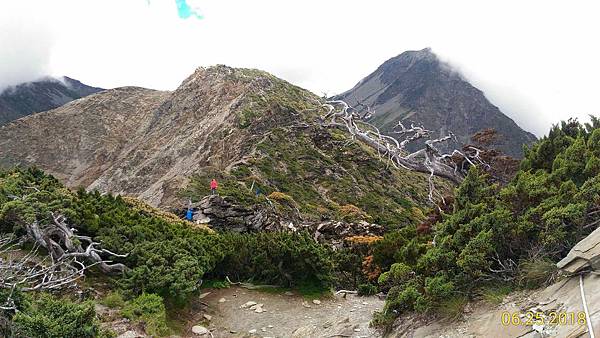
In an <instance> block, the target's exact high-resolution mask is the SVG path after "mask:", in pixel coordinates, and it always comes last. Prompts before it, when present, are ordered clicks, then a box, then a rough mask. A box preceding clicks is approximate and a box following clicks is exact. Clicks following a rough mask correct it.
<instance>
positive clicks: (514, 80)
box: [0, 0, 600, 135]
mask: <svg viewBox="0 0 600 338" xmlns="http://www.w3.org/2000/svg"><path fill="white" fill-rule="evenodd" d="M18 3H21V4H22V3H23V1H16V0H13V1H12V2H8V1H3V2H2V5H0V6H6V7H7V8H8V10H9V11H10V12H12V11H13V8H16V7H18V6H21V7H27V6H28V10H27V9H25V10H23V8H21V12H23V11H24V12H25V13H29V14H27V15H21V16H20V19H19V22H18V25H17V26H15V24H14V22H12V21H11V20H9V19H8V18H10V15H3V16H0V18H1V20H2V21H0V25H2V32H5V33H6V32H11V36H13V38H12V40H10V39H9V40H4V39H0V42H1V43H2V48H1V50H0V64H3V65H6V64H13V63H14V64H15V65H17V66H12V65H11V66H2V67H1V68H0V79H3V80H0V81H4V83H6V82H10V81H17V80H18V78H26V77H31V76H33V75H32V74H41V73H43V71H45V70H48V69H49V71H50V72H51V73H52V74H54V75H68V76H71V77H74V78H77V79H79V80H82V81H84V82H86V83H89V84H92V85H97V86H102V87H115V86H123V85H139V86H145V87H151V88H157V89H174V88H176V87H177V85H178V84H179V83H180V82H181V81H182V80H183V79H184V78H185V77H186V76H188V75H189V74H190V73H192V72H193V70H194V69H195V68H196V67H198V66H208V65H213V64H217V63H222V64H228V65H232V66H238V67H253V68H260V69H264V70H267V71H270V72H273V73H274V74H276V75H278V76H281V77H283V78H285V79H287V80H289V81H291V82H293V83H295V84H298V85H300V86H303V87H305V88H308V89H310V90H312V91H314V92H315V93H317V94H321V93H322V92H327V93H329V94H333V93H337V92H341V91H343V90H346V89H349V88H350V87H352V86H353V85H354V84H355V83H356V82H358V81H359V80H360V79H361V78H362V77H364V76H366V75H368V74H369V73H370V72H371V71H373V70H375V68H376V67H377V66H379V65H380V64H381V63H382V62H384V61H385V60H387V59H389V58H390V57H393V56H395V55H397V54H399V53H401V52H403V51H405V50H411V49H412V50H414V49H421V48H424V47H427V46H431V47H432V48H433V50H434V51H435V52H437V53H439V55H440V56H441V57H442V58H444V59H446V60H448V61H449V62H450V63H452V64H453V65H455V66H457V67H459V68H460V69H461V70H462V71H463V72H464V73H465V75H466V76H467V78H469V79H470V80H471V81H472V82H473V84H474V85H476V86H477V87H479V88H480V89H482V90H484V92H485V93H486V95H487V96H488V97H489V98H490V100H491V101H492V102H493V103H494V104H496V105H498V106H499V107H500V108H501V110H503V111H504V112H505V113H506V114H507V115H509V116H510V117H512V118H513V119H515V121H516V122H517V123H519V124H520V125H522V126H523V127H524V128H525V129H528V130H530V131H533V132H535V133H536V134H538V135H540V134H542V133H544V132H545V131H547V129H548V128H549V126H550V125H551V123H554V122H557V121H559V120H561V119H565V118H568V117H570V116H579V117H582V116H585V115H586V114H589V113H596V114H600V109H599V108H600V104H599V103H598V101H597V100H595V95H594V94H595V91H596V90H595V88H596V79H598V78H600V67H599V66H598V62H597V60H599V59H600V47H599V46H598V44H597V43H596V42H595V40H596V39H597V32H599V31H600V21H598V20H596V18H595V17H594V15H595V13H598V9H599V8H598V7H599V6H598V5H596V3H595V2H594V1H586V0H582V1H578V2H565V1H540V0H531V1H526V2H525V1H516V0H504V1H494V2H492V1H476V0H472V1H471V0H457V1H452V2H450V1H444V0H439V1H434V0H422V1H383V0H380V1H369V2H364V1H352V0H328V1H317V0H304V1H294V2H292V1H277V0H262V1H249V0H226V1H219V0H195V1H194V2H193V3H191V5H192V7H193V8H194V9H196V10H198V11H199V12H200V13H201V14H202V16H203V19H201V20H198V19H195V18H188V19H185V20H184V19H181V18H179V16H178V13H177V8H176V6H175V1H174V0H152V1H150V3H149V4H148V1H147V0H127V1H123V0H95V1H92V0H90V1H80V0H55V1H52V2H51V3H52V6H50V5H47V6H45V8H44V9H43V10H44V12H43V13H41V12H40V10H39V8H40V7H39V6H41V4H43V3H48V1H43V0H38V1H31V2H27V3H28V4H29V5H17V4H18ZM2 12H5V13H6V11H5V10H3V9H1V8H0V13H2ZM21 14H22V13H21ZM11 22H12V23H13V24H10V23H11ZM7 23H9V24H7ZM5 27H6V30H5ZM15 27H26V28H27V29H29V31H30V33H29V34H28V35H29V36H30V37H29V38H28V40H27V41H29V43H22V40H15V39H14V34H12V32H13V31H15V30H16V29H17V28H15ZM48 32H53V33H52V34H50V33H48ZM0 34H2V33H0ZM5 35H6V34H5ZM4 46H11V47H12V48H11V49H13V50H17V48H20V50H21V51H20V52H18V53H17V54H16V55H18V57H17V58H16V59H15V58H14V57H13V58H9V57H8V56H6V55H5V54H6V52H5V47H4ZM44 52H45V53H44ZM48 55H50V64H49V68H48V67H47V64H48ZM28 67H29V68H28ZM16 69H21V71H17V72H15V70H16ZM27 69H28V71H25V70H27ZM14 73H17V74H27V76H14V75H11V74H14ZM6 79H9V80H6ZM0 85H2V82H0Z"/></svg>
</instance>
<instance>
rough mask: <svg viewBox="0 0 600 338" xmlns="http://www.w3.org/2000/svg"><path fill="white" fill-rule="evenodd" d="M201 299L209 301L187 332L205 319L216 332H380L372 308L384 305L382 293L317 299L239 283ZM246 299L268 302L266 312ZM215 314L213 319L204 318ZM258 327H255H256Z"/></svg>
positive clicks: (237, 334)
mask: <svg viewBox="0 0 600 338" xmlns="http://www.w3.org/2000/svg"><path fill="white" fill-rule="evenodd" d="M207 292H210V294H208V295H206V296H205V297H203V298H202V299H201V301H202V302H203V303H205V304H206V305H208V307H205V311H204V312H200V313H198V314H197V318H195V319H196V321H195V322H193V323H191V325H190V327H189V328H188V329H187V332H186V336H190V337H193V333H192V331H191V326H192V325H196V324H200V325H204V326H206V327H207V328H208V329H210V330H211V332H212V335H213V336H214V337H215V338H217V337H380V336H381V335H380V334H378V333H377V332H376V331H375V330H374V329H373V328H370V327H369V322H370V321H371V318H372V314H373V312H374V311H376V310H380V309H381V308H382V307H383V304H384V302H383V301H382V300H380V299H378V298H377V297H357V296H355V295H348V296H347V298H346V299H344V298H343V297H342V296H331V297H329V298H320V299H318V300H317V302H316V303H319V302H320V304H315V303H314V302H313V299H306V298H303V297H302V296H299V295H297V294H290V293H285V294H284V293H271V292H264V291H256V290H248V289H244V288H240V287H231V288H228V289H211V290H207ZM223 300H224V301H223ZM247 302H256V303H258V304H263V307H262V308H263V310H264V312H262V313H257V312H255V310H252V309H250V308H249V307H246V308H241V306H242V305H244V304H246V303H247ZM204 314H208V315H209V316H211V318H210V320H206V319H204V318H203V315H204ZM254 330H256V331H254Z"/></svg>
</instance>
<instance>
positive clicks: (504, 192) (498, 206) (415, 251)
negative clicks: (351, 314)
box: [374, 119, 600, 322]
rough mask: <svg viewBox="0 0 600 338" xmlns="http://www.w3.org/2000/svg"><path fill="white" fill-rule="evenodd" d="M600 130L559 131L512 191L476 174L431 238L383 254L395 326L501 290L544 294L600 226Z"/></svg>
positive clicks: (406, 241) (529, 154)
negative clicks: (562, 263)
mask: <svg viewBox="0 0 600 338" xmlns="http://www.w3.org/2000/svg"><path fill="white" fill-rule="evenodd" d="M599 174H600V120H598V119H592V123H591V124H586V125H585V126H584V125H582V124H580V123H578V122H577V121H574V120H569V121H568V122H563V123H562V124H561V125H560V126H554V127H553V128H552V130H551V131H550V133H549V135H548V136H546V137H544V138H543V139H541V140H540V141H539V142H537V143H536V144H534V145H533V146H532V147H531V148H529V149H526V151H525V158H524V160H523V161H522V163H521V168H520V170H519V172H518V173H517V175H516V176H515V177H514V179H512V181H511V182H510V183H508V184H507V185H506V186H504V187H501V186H499V185H497V184H492V183H490V180H489V177H487V175H486V174H485V173H483V172H481V171H480V170H478V169H472V170H471V171H470V172H469V174H468V176H467V177H466V179H465V181H464V182H463V183H462V184H461V185H460V186H459V187H458V188H457V190H456V193H455V200H454V205H453V210H451V212H449V213H446V214H443V215H442V219H441V221H439V222H438V223H437V224H435V226H434V231H433V232H432V233H430V234H428V235H420V236H416V230H415V229H412V227H410V228H405V229H402V230H401V231H399V232H394V233H389V234H387V235H386V236H385V237H384V239H383V240H382V241H379V242H378V243H376V244H375V248H374V260H375V261H376V262H377V263H378V264H380V265H381V266H382V267H383V268H384V270H387V271H386V272H384V273H383V274H382V275H381V276H380V277H379V284H380V287H381V288H382V289H384V290H389V293H388V298H387V303H386V305H385V308H384V311H383V312H382V313H381V314H379V315H378V316H377V318H376V321H379V322H386V321H389V320H390V319H392V318H393V317H395V316H396V315H397V314H399V313H401V312H402V311H407V310H418V311H425V310H428V309H430V308H431V307H432V306H442V307H443V303H444V302H447V301H448V300H451V299H453V298H456V297H461V295H464V294H470V293H471V292H472V291H474V289H475V288H478V287H482V286H484V285H489V284H490V283H494V282H496V281H500V280H502V281H506V280H509V281H511V284H512V285H521V286H536V285H539V283H543V282H544V281H548V279H549V278H550V277H551V273H552V269H553V268H554V264H553V262H556V261H557V260H559V259H560V258H561V257H563V256H564V255H565V254H566V253H567V252H568V251H569V249H570V248H571V247H572V246H573V245H574V244H576V243H577V242H578V241H579V240H581V239H582V238H583V237H584V236H586V235H587V234H589V233H590V232H591V231H593V230H594V228H595V227H596V226H597V221H598V218H599V217H598V215H595V214H596V213H594V212H592V211H593V210H598V208H600V175H599Z"/></svg>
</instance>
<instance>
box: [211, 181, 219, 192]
mask: <svg viewBox="0 0 600 338" xmlns="http://www.w3.org/2000/svg"><path fill="white" fill-rule="evenodd" d="M218 187H219V183H217V180H215V179H214V178H213V179H212V181H210V194H211V195H214V194H216V193H217V188H218Z"/></svg>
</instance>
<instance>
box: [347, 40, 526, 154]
mask: <svg viewBox="0 0 600 338" xmlns="http://www.w3.org/2000/svg"><path fill="white" fill-rule="evenodd" d="M337 98H340V99H343V100H345V101H346V102H348V103H349V104H350V105H357V104H358V103H359V102H360V103H362V104H365V105H369V106H370V107H371V110H372V111H374V115H373V117H372V120H371V122H372V123H373V124H375V125H376V126H378V127H380V128H381V129H382V130H383V131H387V132H389V131H391V130H392V129H393V127H394V126H396V125H397V124H398V121H402V122H403V123H405V125H407V126H408V124H410V122H416V123H418V124H422V125H423V126H424V127H426V128H427V129H430V130H433V131H435V132H436V133H439V135H440V136H441V135H447V133H448V132H449V131H451V132H453V133H454V134H455V135H456V136H457V138H458V141H459V143H461V144H467V143H469V139H470V137H471V135H473V134H474V133H476V132H477V131H480V130H482V129H486V128H494V129H495V130H496V131H498V133H499V134H500V135H501V138H500V139H499V140H498V142H497V143H496V144H495V145H494V146H495V147H496V148H498V149H499V150H502V151H503V152H504V153H506V154H509V155H512V156H515V157H522V155H523V152H522V146H523V144H530V143H531V142H533V141H534V140H535V139H536V137H535V136H534V135H533V134H531V133H529V132H526V131H524V130H523V129H521V128H520V127H519V126H518V125H517V124H516V123H515V122H514V121H513V120H511V119H510V118H509V117H507V116H506V115H504V114H503V113H502V112H501V111H500V110H499V109H498V107H496V106H494V105H493V104H491V103H490V102H489V101H488V99H487V98H486V97H485V95H484V93H483V92H482V91H480V90H479V89H477V88H475V87H473V86H472V85H471V84H469V83H468V82H467V81H466V80H465V79H464V78H463V77H462V76H461V75H460V74H459V73H457V72H456V71H454V70H453V69H451V68H450V66H449V65H447V64H445V63H443V62H441V61H440V60H439V59H438V57H437V56H436V55H435V54H434V53H433V52H432V51H431V50H430V49H429V48H426V49H423V50H420V51H408V52H404V53H402V54H400V55H398V56H396V57H394V58H391V59H389V60H388V61H386V62H385V63H383V64H382V65H381V66H380V67H379V68H377V70H376V71H375V72H373V73H372V74H370V75H369V76H367V77H366V78H364V79H363V80H361V81H360V82H359V83H358V84H356V85H355V86H354V88H352V89H350V90H348V91H347V92H344V93H342V94H340V95H338V96H337Z"/></svg>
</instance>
